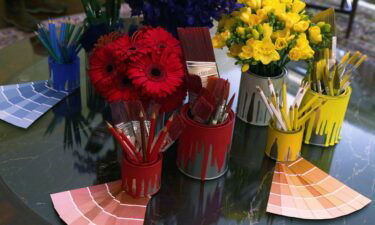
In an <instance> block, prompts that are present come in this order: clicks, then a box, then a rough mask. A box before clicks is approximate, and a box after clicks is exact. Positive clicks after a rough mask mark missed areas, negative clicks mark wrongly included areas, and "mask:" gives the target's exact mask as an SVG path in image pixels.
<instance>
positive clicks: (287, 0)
mask: <svg viewBox="0 0 375 225" xmlns="http://www.w3.org/2000/svg"><path fill="white" fill-rule="evenodd" d="M280 2H281V3H284V4H285V5H286V6H288V7H291V6H292V4H293V0H280Z"/></svg>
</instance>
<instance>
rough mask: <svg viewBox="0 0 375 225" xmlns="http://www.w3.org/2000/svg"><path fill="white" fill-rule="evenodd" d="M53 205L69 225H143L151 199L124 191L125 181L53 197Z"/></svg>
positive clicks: (62, 193) (57, 194) (66, 192)
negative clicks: (122, 186)
mask: <svg viewBox="0 0 375 225" xmlns="http://www.w3.org/2000/svg"><path fill="white" fill-rule="evenodd" d="M51 198H52V202H53V205H54V207H55V209H56V211H57V213H58V214H59V216H60V218H61V219H62V220H63V221H64V222H65V223H67V224H76V225H83V224H97V225H101V224H107V225H111V224H116V225H117V224H118V225H142V224H143V222H144V218H145V214H146V208H147V204H148V202H149V200H150V198H149V197H147V198H133V197H131V196H130V195H128V194H127V193H126V192H125V191H123V190H122V188H121V180H118V181H114V182H110V183H105V184H100V185H96V186H91V187H86V188H80V189H76V190H71V191H65V192H60V193H56V194H51Z"/></svg>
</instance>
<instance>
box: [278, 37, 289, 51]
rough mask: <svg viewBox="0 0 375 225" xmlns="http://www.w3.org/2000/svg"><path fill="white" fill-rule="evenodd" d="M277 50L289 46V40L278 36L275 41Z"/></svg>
mask: <svg viewBox="0 0 375 225" xmlns="http://www.w3.org/2000/svg"><path fill="white" fill-rule="evenodd" d="M275 47H276V50H281V49H284V48H286V47H288V41H287V40H286V39H285V38H278V39H276V42H275Z"/></svg>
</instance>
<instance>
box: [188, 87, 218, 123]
mask: <svg viewBox="0 0 375 225" xmlns="http://www.w3.org/2000/svg"><path fill="white" fill-rule="evenodd" d="M214 112H215V99H214V98H213V97H212V95H211V94H210V93H209V91H208V90H207V89H205V88H202V91H201V94H200V96H199V97H198V98H197V100H196V101H195V102H194V104H193V107H192V108H191V114H192V116H193V119H194V120H195V121H197V122H199V123H207V122H209V120H210V118H211V116H212V114H213V113H214Z"/></svg>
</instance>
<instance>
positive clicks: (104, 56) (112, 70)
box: [89, 47, 117, 97]
mask: <svg viewBox="0 0 375 225" xmlns="http://www.w3.org/2000/svg"><path fill="white" fill-rule="evenodd" d="M116 75H117V70H116V65H115V55H114V54H113V52H112V51H111V50H110V49H109V48H107V47H102V48H97V49H96V50H95V51H94V52H93V53H92V55H91V57H90V69H89V76H90V79H91V83H92V84H93V85H94V87H95V89H96V91H97V92H98V93H99V94H100V95H102V96H103V97H106V94H107V93H108V91H109V90H110V89H112V87H113V83H114V82H113V80H114V79H115V78H116Z"/></svg>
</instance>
